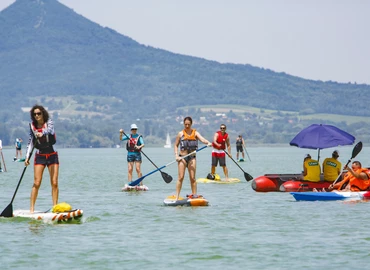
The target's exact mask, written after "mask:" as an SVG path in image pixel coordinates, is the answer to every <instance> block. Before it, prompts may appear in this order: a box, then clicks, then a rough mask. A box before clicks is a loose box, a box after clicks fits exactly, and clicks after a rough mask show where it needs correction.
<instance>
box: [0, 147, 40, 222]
mask: <svg viewBox="0 0 370 270" xmlns="http://www.w3.org/2000/svg"><path fill="white" fill-rule="evenodd" d="M35 144H36V143H34V144H33V146H32V150H31V153H30V156H29V158H28V159H30V158H31V156H32V152H33V149H35ZM27 167H28V166H26V165H25V166H24V168H23V172H22V175H21V178H20V179H19V181H18V185H17V188H16V189H15V191H14V195H13V198H12V200H11V201H10V203H9V205H8V206H7V207H5V209H4V210H3V212H1V214H0V217H12V216H13V204H12V203H13V201H14V198H15V195H16V194H17V191H18V188H19V185H20V184H21V181H22V178H23V175H24V173H25V172H26V169H27Z"/></svg>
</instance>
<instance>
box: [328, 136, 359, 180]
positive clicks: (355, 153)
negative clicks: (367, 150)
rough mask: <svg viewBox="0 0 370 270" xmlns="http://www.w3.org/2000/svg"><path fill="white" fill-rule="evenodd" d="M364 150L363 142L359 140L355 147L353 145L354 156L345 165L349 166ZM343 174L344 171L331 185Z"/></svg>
mask: <svg viewBox="0 0 370 270" xmlns="http://www.w3.org/2000/svg"><path fill="white" fill-rule="evenodd" d="M361 150H362V142H358V143H357V144H356V145H355V147H353V150H352V157H351V158H350V159H349V160H348V162H347V164H346V165H345V166H344V167H343V168H345V167H347V166H348V164H349V163H350V162H351V160H352V159H354V158H355V157H356V156H357V155H358V154H359V153H360V152H361ZM341 175H342V171H341V173H340V174H339V175H338V177H337V179H335V181H334V182H333V184H331V185H330V186H334V185H335V183H336V182H337V181H338V179H339V178H340V176H341Z"/></svg>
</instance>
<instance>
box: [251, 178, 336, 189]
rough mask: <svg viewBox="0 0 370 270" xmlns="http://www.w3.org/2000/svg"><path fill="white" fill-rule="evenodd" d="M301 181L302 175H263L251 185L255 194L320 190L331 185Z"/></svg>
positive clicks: (328, 183) (326, 182)
mask: <svg viewBox="0 0 370 270" xmlns="http://www.w3.org/2000/svg"><path fill="white" fill-rule="evenodd" d="M301 179H302V174H265V175H262V176H258V177H256V178H254V179H253V180H252V183H251V185H252V188H253V189H254V190H255V191H257V192H271V191H281V192H303V191H312V190H313V189H314V188H316V189H318V190H319V189H320V190H321V189H323V188H327V187H329V186H330V184H331V183H332V182H328V181H320V182H311V181H304V180H301ZM338 181H340V179H339V180H338Z"/></svg>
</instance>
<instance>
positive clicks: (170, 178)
mask: <svg viewBox="0 0 370 270" xmlns="http://www.w3.org/2000/svg"><path fill="white" fill-rule="evenodd" d="M122 133H123V135H125V136H126V138H127V139H130V137H129V136H128V135H127V134H126V133H125V132H124V131H123V132H122ZM140 152H141V153H142V154H143V155H144V156H145V157H146V158H147V159H148V160H149V161H150V163H152V164H153V166H154V167H156V168H157V169H158V170H159V171H160V172H161V175H162V178H163V180H164V181H165V182H166V183H167V184H168V183H170V182H171V181H172V176H171V175H169V174H167V173H165V172H162V171H161V169H159V168H158V166H157V165H155V164H154V162H153V161H152V160H151V159H150V158H149V157H148V156H147V155H146V154H145V153H144V151H143V150H140Z"/></svg>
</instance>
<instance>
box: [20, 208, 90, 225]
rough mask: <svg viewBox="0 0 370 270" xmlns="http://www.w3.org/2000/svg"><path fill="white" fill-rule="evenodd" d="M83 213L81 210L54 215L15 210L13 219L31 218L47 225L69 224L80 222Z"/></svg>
mask: <svg viewBox="0 0 370 270" xmlns="http://www.w3.org/2000/svg"><path fill="white" fill-rule="evenodd" d="M82 215H83V211H82V210H81V209H73V210H71V211H68V212H61V213H52V212H46V213H45V212H41V211H35V212H33V213H31V212H30V210H21V209H18V210H14V211H13V217H23V218H31V219H36V220H42V221H44V222H46V223H68V222H73V221H78V220H80V219H81V218H82Z"/></svg>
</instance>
